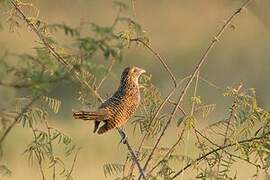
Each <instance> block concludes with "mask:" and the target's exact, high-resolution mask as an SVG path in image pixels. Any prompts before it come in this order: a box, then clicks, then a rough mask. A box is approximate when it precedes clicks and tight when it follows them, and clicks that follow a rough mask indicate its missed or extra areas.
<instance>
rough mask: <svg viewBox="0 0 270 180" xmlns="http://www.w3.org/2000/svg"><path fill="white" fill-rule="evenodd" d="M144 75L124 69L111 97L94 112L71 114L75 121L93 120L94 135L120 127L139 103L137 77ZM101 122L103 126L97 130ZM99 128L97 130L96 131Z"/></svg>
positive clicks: (142, 71) (140, 71) (138, 71)
mask: <svg viewBox="0 0 270 180" xmlns="http://www.w3.org/2000/svg"><path fill="white" fill-rule="evenodd" d="M143 73H145V70H144V69H141V68H138V67H127V68H125V69H124V71H123V73H122V76H121V81H120V85H119V87H118V89H117V91H116V92H115V93H114V94H113V96H112V97H110V98H109V99H107V100H106V101H105V102H104V103H102V105H101V106H100V107H99V108H98V109H97V110H95V111H77V112H73V117H74V118H75V119H82V120H93V121H94V122H95V125H94V133H95V132H96V131H97V133H98V134H103V133H105V132H107V131H109V130H111V129H114V128H116V127H119V126H121V125H122V124H124V123H125V122H127V120H128V119H129V118H130V117H131V116H132V115H133V114H134V112H135V110H136V108H137V107H138V106H139V103H140V89H139V77H140V76H141V74H143ZM101 122H104V125H103V126H101V127H100V128H99V125H100V123H101ZM98 128H99V129H98Z"/></svg>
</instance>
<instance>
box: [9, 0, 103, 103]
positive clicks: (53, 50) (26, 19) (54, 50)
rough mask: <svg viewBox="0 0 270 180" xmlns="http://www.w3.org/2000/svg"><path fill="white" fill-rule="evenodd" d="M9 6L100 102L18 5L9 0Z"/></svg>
mask: <svg viewBox="0 0 270 180" xmlns="http://www.w3.org/2000/svg"><path fill="white" fill-rule="evenodd" d="M10 2H11V4H12V5H13V6H14V8H15V9H16V11H17V12H18V13H19V14H20V16H21V18H22V19H23V20H24V21H25V22H26V23H27V25H28V26H29V27H30V28H31V30H32V31H33V32H35V34H36V35H37V36H38V38H39V39H40V40H41V41H42V42H43V44H44V45H45V47H46V48H47V49H48V50H49V52H50V53H51V54H52V55H53V56H54V58H55V59H56V60H57V61H58V62H59V63H60V64H62V65H63V66H64V67H65V68H67V69H68V71H71V72H73V75H74V76H75V77H76V78H77V79H78V80H79V81H80V83H81V84H85V85H86V86H87V87H88V88H89V90H90V91H91V92H92V93H93V94H94V95H95V96H96V97H97V99H98V100H99V101H100V102H102V101H103V99H102V98H101V96H100V95H99V94H98V93H97V91H95V90H94V88H93V87H92V86H91V85H90V84H89V83H88V82H86V81H84V80H82V79H81V78H80V73H79V72H78V71H76V70H75V69H74V68H73V66H72V65H71V64H69V63H68V62H67V61H66V60H65V59H64V57H62V56H61V55H60V54H59V53H58V52H57V51H56V49H55V48H54V47H53V46H52V45H51V44H49V42H48V41H47V39H46V37H45V36H44V35H43V34H42V33H40V32H39V30H38V29H37V27H36V26H35V25H34V24H32V23H31V21H30V20H29V19H28V18H27V17H26V16H25V14H24V12H23V11H22V10H21V9H20V6H19V4H18V3H17V2H16V1H14V0H11V1H10Z"/></svg>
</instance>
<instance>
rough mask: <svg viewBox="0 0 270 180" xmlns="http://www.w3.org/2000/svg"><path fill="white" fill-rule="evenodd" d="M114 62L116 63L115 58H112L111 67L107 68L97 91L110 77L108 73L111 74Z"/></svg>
mask: <svg viewBox="0 0 270 180" xmlns="http://www.w3.org/2000/svg"><path fill="white" fill-rule="evenodd" d="M114 63H115V60H113V59H112V60H111V63H110V65H109V67H108V70H107V73H106V75H105V76H103V78H102V79H101V80H100V83H99V84H98V85H97V87H96V89H95V91H98V90H99V88H100V87H101V85H102V84H103V82H104V81H105V80H106V79H107V78H108V75H109V74H110V72H111V70H112V67H113V65H114Z"/></svg>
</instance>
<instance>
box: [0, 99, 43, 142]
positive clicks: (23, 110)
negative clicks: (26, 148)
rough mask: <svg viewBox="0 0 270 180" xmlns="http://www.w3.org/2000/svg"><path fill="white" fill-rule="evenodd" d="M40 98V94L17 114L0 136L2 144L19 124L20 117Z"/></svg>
mask: <svg viewBox="0 0 270 180" xmlns="http://www.w3.org/2000/svg"><path fill="white" fill-rule="evenodd" d="M39 98H40V96H37V97H35V98H34V99H32V100H31V101H30V102H29V103H28V104H27V105H26V106H25V107H24V108H23V109H22V110H21V112H20V113H19V114H18V115H17V116H16V118H15V119H14V121H13V122H12V123H11V124H10V125H9V127H8V128H7V129H6V130H5V132H4V133H3V135H2V136H1V138H0V145H1V144H2V143H3V142H4V140H5V139H6V137H7V135H8V134H9V133H10V131H11V130H12V129H13V127H14V126H15V125H16V124H17V122H18V121H19V119H20V118H21V117H22V116H23V115H24V113H26V112H27V110H28V108H30V107H31V106H32V105H33V104H34V102H35V101H37V100H38V99H39Z"/></svg>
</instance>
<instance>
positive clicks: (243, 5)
mask: <svg viewBox="0 0 270 180" xmlns="http://www.w3.org/2000/svg"><path fill="white" fill-rule="evenodd" d="M251 1H252V0H246V1H245V2H244V3H243V4H242V5H241V6H240V8H238V9H237V10H236V11H235V12H234V13H233V14H232V15H231V16H230V17H229V18H228V19H227V20H226V21H225V24H224V25H223V26H222V27H221V29H220V30H219V31H218V33H217V34H216V35H215V36H214V38H213V40H212V42H211V43H210V45H209V46H208V48H207V49H206V51H205V52H204V53H203V55H202V57H201V59H200V61H199V63H198V64H197V66H196V67H195V69H194V71H193V73H192V76H191V78H190V79H189V81H188V82H187V84H186V85H185V87H184V88H183V90H182V91H181V94H180V97H179V99H178V102H177V104H176V106H175V108H174V109H173V111H172V113H171V114H170V117H169V119H168V121H167V123H166V124H165V126H164V128H163V130H162V132H161V134H160V136H159V137H158V138H157V140H156V143H155V145H154V147H153V149H152V151H151V153H150V155H149V156H148V159H147V160H146V163H145V165H144V168H143V169H144V170H146V168H147V166H148V164H149V162H150V161H151V159H152V156H153V154H154V152H155V150H156V149H157V147H158V145H159V143H160V141H161V139H162V137H163V136H164V134H165V132H166V130H167V128H168V127H169V125H170V123H171V121H172V119H173V118H174V116H175V114H176V112H177V110H178V107H179V106H180V104H181V102H182V101H183V98H184V96H185V95H186V92H187V90H188V88H189V86H190V84H191V83H192V81H193V80H194V78H195V76H196V74H197V72H198V71H199V70H200V68H201V66H202V65H203V64H204V63H205V61H206V59H207V57H208V55H209V53H210V52H211V51H212V49H213V48H214V46H215V45H216V44H217V42H218V41H219V39H220V38H221V36H222V35H223V33H224V31H225V30H226V29H227V28H228V27H229V26H230V24H231V22H232V20H233V19H234V18H235V17H236V16H237V15H238V14H240V13H241V12H242V10H243V9H244V8H245V7H246V6H248V5H249V3H250V2H251ZM139 179H140V177H139Z"/></svg>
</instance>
